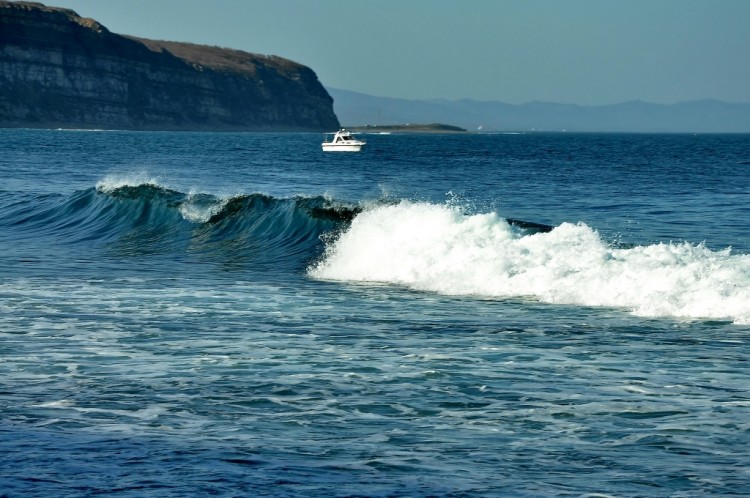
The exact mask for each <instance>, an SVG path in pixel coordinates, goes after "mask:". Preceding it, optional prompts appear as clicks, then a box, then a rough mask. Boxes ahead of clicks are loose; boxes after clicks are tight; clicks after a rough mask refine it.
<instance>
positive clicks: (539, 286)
mask: <svg viewBox="0 0 750 498" xmlns="http://www.w3.org/2000/svg"><path fill="white" fill-rule="evenodd" d="M363 138H365V140H367V142H368V144H367V145H366V147H365V148H364V149H363V150H362V152H360V153H323V152H322V151H321V150H320V142H321V140H322V136H320V135H317V134H281V135H275V134H253V133H223V134H213V133H146V132H114V131H61V130H39V131H34V130H0V174H1V179H0V496H3V497H50V496H66V497H68V496H70V497H88V496H99V495H106V496H110V495H111V496H122V497H142V496H154V497H156V496H158V497H165V496H168V497H185V496H227V497H229V496H248V497H252V496H300V495H306V496H415V497H423V496H424V497H426V496H452V497H464V496H465V497H473V496H647V497H662V496H680V497H686V496H709V495H713V496H727V495H747V494H750V365H749V364H748V344H749V343H750V221H748V218H749V217H750V136H748V135H617V134H611V135H606V134H604V135H586V134H455V135H408V134H392V135H364V136H363ZM509 220H510V222H509Z"/></svg>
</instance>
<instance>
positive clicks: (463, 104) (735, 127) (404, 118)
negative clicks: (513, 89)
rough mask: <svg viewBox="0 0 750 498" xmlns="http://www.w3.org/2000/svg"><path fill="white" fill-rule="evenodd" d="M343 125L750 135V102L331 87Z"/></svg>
mask: <svg viewBox="0 0 750 498" xmlns="http://www.w3.org/2000/svg"><path fill="white" fill-rule="evenodd" d="M327 90H328V93H329V94H330V95H331V96H332V97H333V100H334V103H333V109H334V112H335V113H336V115H337V116H338V118H339V121H340V122H341V124H342V125H344V126H363V125H393V124H406V123H413V124H417V123H418V124H424V123H445V124H450V125H454V126H460V127H462V128H466V129H467V130H469V131H476V130H482V131H552V132H559V131H568V132H623V133H630V132H633V133H637V132H646V133H750V103H742V104H733V103H727V102H722V101H719V100H699V101H694V102H680V103H677V104H672V105H664V104H651V103H648V102H640V101H634V102H624V103H622V104H615V105H604V106H582V105H573V104H555V103H550V102H529V103H526V104H520V105H514V104H506V103H503V102H481V101H476V100H406V99H394V98H387V97H374V96H372V95H366V94H362V93H357V92H351V91H348V90H340V89H336V88H327Z"/></svg>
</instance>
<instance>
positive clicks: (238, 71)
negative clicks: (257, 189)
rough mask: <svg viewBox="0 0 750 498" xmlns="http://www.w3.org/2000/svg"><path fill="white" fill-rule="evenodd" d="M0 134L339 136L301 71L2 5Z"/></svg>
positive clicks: (326, 103) (60, 12) (323, 99)
mask: <svg viewBox="0 0 750 498" xmlns="http://www.w3.org/2000/svg"><path fill="white" fill-rule="evenodd" d="M0 126H4V127H14V126H27V127H45V128H47V127H53V128H54V127H62V128H108V129H141V130H257V131H265V130H268V131H272V130H284V131H294V130H298V131H320V130H330V129H337V128H338V127H339V123H338V120H337V118H336V115H335V114H334V112H333V99H331V97H330V96H329V95H328V92H326V90H325V89H324V88H323V86H322V85H321V84H320V82H319V81H318V78H317V76H316V75H315V73H314V72H313V71H312V70H311V69H310V68H308V67H305V66H303V65H300V64H297V63H295V62H292V61H289V60H286V59H282V58H281V57H275V56H263V55H256V54H249V53H246V52H241V51H238V50H229V49H222V48H218V47H206V46H200V45H192V44H186V43H174V42H160V41H153V40H143V39H138V38H133V37H126V36H120V35H117V34H114V33H111V32H109V30H107V28H105V27H104V26H102V25H100V24H99V23H97V22H96V21H94V20H93V19H84V18H81V17H79V16H78V15H77V14H76V13H75V12H73V11H71V10H66V9H58V8H53V7H46V6H44V5H42V4H38V3H31V2H8V1H6V0H0Z"/></svg>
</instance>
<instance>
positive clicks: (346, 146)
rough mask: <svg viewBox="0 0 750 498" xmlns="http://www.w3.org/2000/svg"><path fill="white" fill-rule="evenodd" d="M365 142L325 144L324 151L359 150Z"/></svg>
mask: <svg viewBox="0 0 750 498" xmlns="http://www.w3.org/2000/svg"><path fill="white" fill-rule="evenodd" d="M362 145H364V144H323V151H324V152H359V151H360V149H361V148H362Z"/></svg>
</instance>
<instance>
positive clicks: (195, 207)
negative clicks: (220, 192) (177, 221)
mask: <svg viewBox="0 0 750 498" xmlns="http://www.w3.org/2000/svg"><path fill="white" fill-rule="evenodd" d="M211 199H212V200H211V202H206V200H205V198H204V196H202V195H201V194H199V193H197V192H190V193H189V194H188V197H187V199H186V200H185V202H183V203H182V204H180V214H181V215H182V217H183V218H184V219H185V220H187V221H191V222H193V223H206V222H207V221H208V220H210V219H211V218H212V217H213V216H215V215H216V214H218V213H219V212H220V211H221V210H222V209H224V206H226V205H227V203H228V202H229V200H230V198H215V197H212V198H211Z"/></svg>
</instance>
